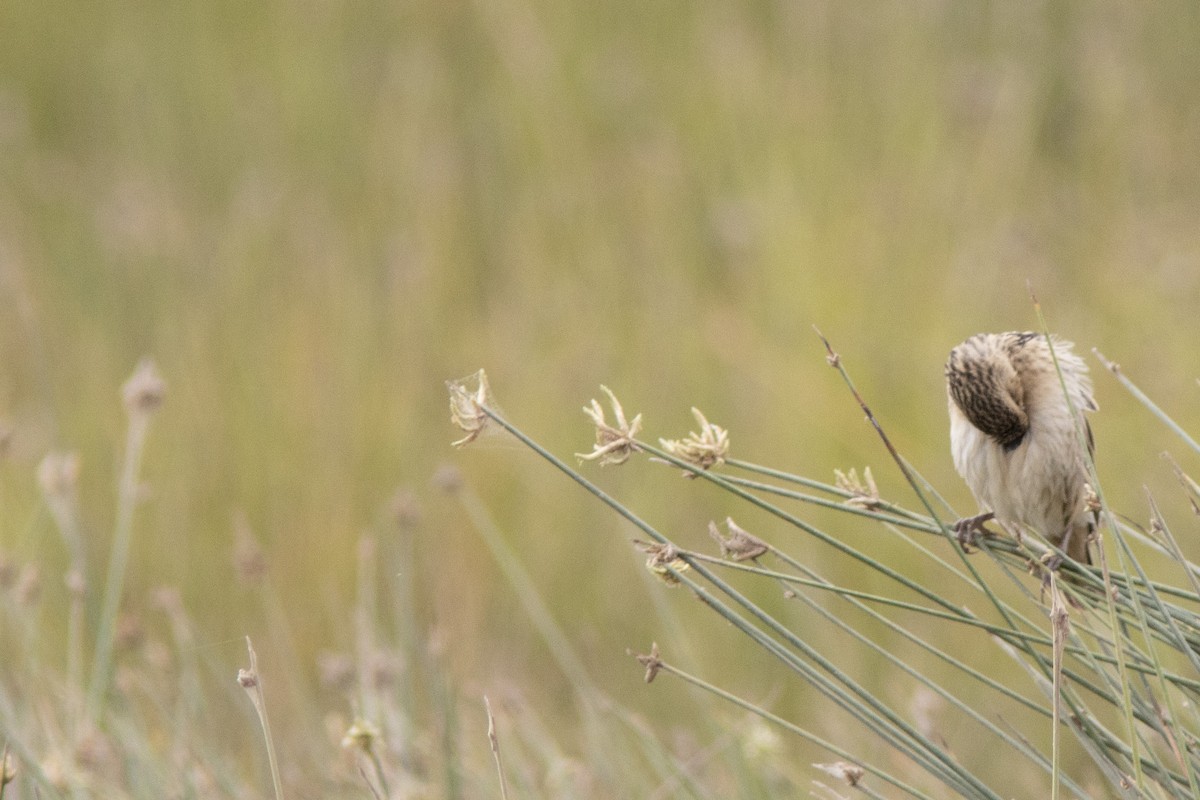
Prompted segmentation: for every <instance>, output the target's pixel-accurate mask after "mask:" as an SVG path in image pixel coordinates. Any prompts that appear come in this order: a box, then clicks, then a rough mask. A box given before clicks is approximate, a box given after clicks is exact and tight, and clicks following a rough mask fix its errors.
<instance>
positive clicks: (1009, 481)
mask: <svg viewBox="0 0 1200 800" xmlns="http://www.w3.org/2000/svg"><path fill="white" fill-rule="evenodd" d="M1052 348H1053V352H1052V351H1051V349H1052ZM1056 360H1057V365H1058V366H1057V368H1056V367H1055V362H1056ZM1060 373H1061V376H1062V377H1061V380H1060V378H1059V375H1060ZM945 374H946V393H947V395H948V398H949V407H950V452H951V455H952V456H953V458H954V466H955V469H957V470H958V473H959V475H961V476H962V478H963V480H964V481H966V483H967V486H968V487H970V489H971V492H972V494H974V495H975V499H976V500H977V501H978V503H979V505H980V506H981V507H982V508H983V513H981V514H979V515H977V516H974V517H968V518H965V519H962V520H959V521H958V522H957V523H955V531H956V533H957V534H958V537H959V541H960V542H961V543H962V544H963V545H964V546H965V545H967V544H968V543H969V542H970V541H972V539H973V537H974V536H975V535H976V534H977V533H979V532H982V531H983V530H984V529H983V528H982V525H983V523H984V522H986V521H988V520H990V519H995V521H996V522H998V523H999V524H1000V525H1001V526H1002V527H1003V528H1004V529H1006V530H1007V531H1009V532H1010V533H1012V534H1013V535H1014V536H1016V537H1018V538H1019V537H1020V536H1021V534H1022V532H1024V531H1026V530H1030V529H1032V530H1033V531H1035V532H1036V533H1037V534H1039V535H1041V536H1042V537H1043V538H1044V539H1045V540H1046V541H1048V542H1049V543H1050V544H1052V545H1054V546H1055V547H1057V548H1059V549H1060V550H1062V552H1064V553H1066V555H1067V556H1068V557H1069V558H1071V559H1072V560H1074V561H1077V562H1080V563H1082V564H1091V554H1090V552H1089V549H1088V541H1089V538H1090V536H1091V533H1092V532H1093V531H1094V530H1095V525H1096V520H1097V517H1096V510H1095V508H1094V507H1093V504H1092V502H1091V501H1090V499H1089V497H1090V495H1091V490H1090V487H1089V483H1088V481H1089V472H1088V462H1089V460H1090V459H1091V457H1092V455H1093V454H1094V452H1095V443H1094V440H1093V438H1092V430H1091V426H1090V425H1089V424H1088V422H1087V420H1086V419H1085V418H1084V417H1083V412H1086V411H1096V410H1097V405H1096V401H1095V398H1094V397H1093V393H1092V383H1091V379H1090V378H1089V377H1088V369H1087V365H1086V364H1085V363H1084V362H1083V359H1082V358H1080V357H1079V356H1078V355H1076V353H1075V352H1074V345H1073V344H1072V343H1071V342H1068V341H1064V340H1062V339H1059V338H1058V337H1056V336H1052V335H1050V334H1042V333H1031V332H1015V331H1012V332H1008V333H980V334H977V335H975V336H972V337H970V338H969V339H967V340H966V341H964V342H963V343H962V344H960V345H958V346H957V347H955V348H954V349H953V350H951V351H950V356H949V358H948V359H947V361H946V369H945ZM1049 563H1050V566H1051V568H1057V566H1058V565H1059V564H1060V563H1061V559H1060V558H1059V557H1057V556H1055V557H1051V558H1050V561H1049Z"/></svg>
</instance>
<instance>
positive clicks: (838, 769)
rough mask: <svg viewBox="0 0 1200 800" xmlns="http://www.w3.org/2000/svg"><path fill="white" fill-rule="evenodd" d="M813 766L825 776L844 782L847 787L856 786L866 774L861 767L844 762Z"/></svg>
mask: <svg viewBox="0 0 1200 800" xmlns="http://www.w3.org/2000/svg"><path fill="white" fill-rule="evenodd" d="M813 766H814V767H816V768H817V769H819V770H821V771H822V772H824V773H826V774H827V775H831V776H833V777H834V778H837V779H838V780H842V781H845V782H846V785H847V786H858V784H859V781H861V780H862V779H863V775H865V774H866V772H865V770H863V768H862V767H860V766H858V765H857V764H851V763H849V762H846V761H834V762H833V763H831V764H813Z"/></svg>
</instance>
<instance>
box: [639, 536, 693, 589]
mask: <svg viewBox="0 0 1200 800" xmlns="http://www.w3.org/2000/svg"><path fill="white" fill-rule="evenodd" d="M633 544H634V546H635V547H637V549H639V550H641V551H642V552H643V553H646V554H647V558H646V569H648V570H650V571H651V572H653V573H654V575H655V576H656V577H657V578H658V579H659V580H661V581H662V582H663V583H665V584H667V585H668V586H678V585H679V577H678V576H677V575H675V572H683V571H685V570H687V569H689V566H688V563H687V562H686V561H684V560H683V559H682V558H681V557H680V556H679V551H678V550H676V549H675V545H673V544H661V543H659V542H643V541H640V540H637V539H634V540H633ZM672 570H674V572H672Z"/></svg>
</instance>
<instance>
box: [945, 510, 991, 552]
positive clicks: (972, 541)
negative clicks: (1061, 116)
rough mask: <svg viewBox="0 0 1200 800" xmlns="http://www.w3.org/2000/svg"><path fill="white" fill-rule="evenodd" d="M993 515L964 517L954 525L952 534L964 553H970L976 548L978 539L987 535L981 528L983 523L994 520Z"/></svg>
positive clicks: (989, 512) (988, 513)
mask: <svg viewBox="0 0 1200 800" xmlns="http://www.w3.org/2000/svg"><path fill="white" fill-rule="evenodd" d="M995 516H996V515H995V514H993V513H992V512H991V511H988V512H986V513H984V514H976V515H975V516H973V517H964V518H963V519H960V520H959V521H958V522H956V523H954V526H953V527H954V533H955V535H956V536H957V537H958V544H959V546H961V547H962V549H963V552H964V553H970V552H971V550H972V549H973V548H976V546H977V544H978V542H979V537H980V536H983V535H985V534H986V533H988V530H987V528H985V527H983V523H985V522H987V521H988V520H991V519H994V518H995Z"/></svg>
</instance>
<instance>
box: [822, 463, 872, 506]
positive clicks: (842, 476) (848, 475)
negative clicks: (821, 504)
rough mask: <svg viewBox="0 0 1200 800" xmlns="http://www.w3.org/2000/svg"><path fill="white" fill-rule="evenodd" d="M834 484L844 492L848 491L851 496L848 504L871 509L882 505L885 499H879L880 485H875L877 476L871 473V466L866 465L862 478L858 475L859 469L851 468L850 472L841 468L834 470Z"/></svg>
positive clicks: (847, 500) (847, 501)
mask: <svg viewBox="0 0 1200 800" xmlns="http://www.w3.org/2000/svg"><path fill="white" fill-rule="evenodd" d="M833 479H834V484H835V485H836V486H837V487H838V488H839V489H841V490H842V491H843V492H848V493H849V494H850V495H851V496H850V497H849V498H847V499H846V505H848V506H858V507H859V508H865V509H867V510H871V509H874V508H878V507H879V506H880V505H882V503H883V501H882V500H880V499H879V487H878V486H876V485H875V477H874V476H873V475H871V468H870V467H864V468H863V474H862V479H861V480H860V479H859V477H858V471H857V470H855V469H851V470H850V471H849V472H842V471H841V470H840V469H835V470H834V471H833Z"/></svg>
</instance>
